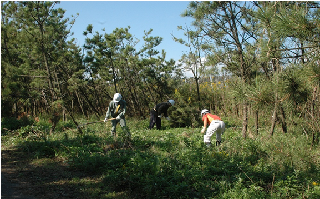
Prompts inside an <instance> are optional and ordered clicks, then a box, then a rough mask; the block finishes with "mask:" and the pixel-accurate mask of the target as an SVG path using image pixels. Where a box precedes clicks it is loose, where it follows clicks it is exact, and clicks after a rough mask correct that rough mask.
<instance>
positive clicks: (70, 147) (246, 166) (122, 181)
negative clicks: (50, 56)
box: [1, 120, 320, 198]
mask: <svg viewBox="0 0 320 199" xmlns="http://www.w3.org/2000/svg"><path fill="white" fill-rule="evenodd" d="M83 123H85V121H83ZM128 126H129V128H130V131H131V135H132V141H131V142H132V146H131V147H125V146H124V145H123V140H122V139H121V134H122V132H121V130H120V129H121V128H120V127H118V128H117V130H118V131H119V133H118V134H119V136H118V138H117V139H116V140H114V139H113V138H112V137H111V136H110V129H111V124H110V123H96V124H91V125H87V126H84V128H83V129H82V130H83V134H82V135H80V134H79V133H78V131H77V130H76V128H75V126H74V125H73V124H72V123H70V122H60V123H59V126H58V127H57V128H56V129H57V131H56V132H55V133H53V134H49V130H48V129H49V127H50V124H47V123H45V122H43V121H39V122H38V123H33V125H28V126H26V127H23V128H20V129H18V130H16V131H10V132H7V133H6V134H5V135H2V136H1V138H2V146H3V147H4V148H10V147H13V148H19V149H20V150H21V151H23V152H24V153H26V154H29V155H32V157H33V159H34V161H39V160H41V159H42V158H43V159H45V158H51V159H53V158H57V159H59V160H63V161H64V164H65V165H66V166H67V167H68V168H69V169H70V170H77V171H81V172H83V173H85V174H86V176H87V177H86V178H83V179H79V178H77V177H75V178H72V179H70V181H69V182H67V183H68V184H69V185H72V186H79V190H80V191H81V193H82V194H83V197H84V198H116V197H117V196H118V197H119V195H121V197H120V198H319V197H320V185H319V184H320V166H319V165H320V149H319V146H318V145H314V146H311V140H310V138H308V137H307V136H306V135H304V134H299V133H297V132H289V133H287V134H283V133H279V132H280V131H279V132H277V131H276V132H275V133H274V135H273V136H272V137H270V136H269V134H268V133H267V132H264V131H260V133H259V135H253V136H251V137H250V138H247V139H243V138H242V136H241V132H240V131H241V129H240V128H227V130H226V132H225V133H224V135H223V136H222V137H223V140H222V144H221V146H219V147H214V146H213V147H211V148H207V147H206V146H205V145H204V144H203V134H201V133H200V128H170V123H169V122H166V121H163V126H164V127H163V130H147V127H148V120H140V121H137V120H129V121H128ZM228 126H229V127H232V126H233V127H234V126H236V125H234V124H231V123H229V124H228ZM88 176H89V179H90V176H95V177H96V176H99V179H101V181H100V182H99V183H97V184H92V183H85V182H86V181H89V180H88ZM80 184H81V185H80ZM80 187H81V188H80ZM123 193H125V194H123Z"/></svg>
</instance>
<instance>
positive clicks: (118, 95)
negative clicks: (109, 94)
mask: <svg viewBox="0 0 320 199" xmlns="http://www.w3.org/2000/svg"><path fill="white" fill-rule="evenodd" d="M121 99H122V96H121V94H120V93H116V94H114V96H113V101H114V102H119V101H120V100H121Z"/></svg>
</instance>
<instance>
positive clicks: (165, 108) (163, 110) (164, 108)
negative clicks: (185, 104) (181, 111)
mask: <svg viewBox="0 0 320 199" xmlns="http://www.w3.org/2000/svg"><path fill="white" fill-rule="evenodd" d="M169 107H170V106H169V104H168V103H161V105H160V106H159V109H158V115H161V113H163V114H164V116H165V117H168V113H167V111H168V108H169Z"/></svg>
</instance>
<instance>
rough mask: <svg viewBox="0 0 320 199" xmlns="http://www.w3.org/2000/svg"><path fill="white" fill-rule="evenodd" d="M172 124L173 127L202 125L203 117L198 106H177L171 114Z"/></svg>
mask: <svg viewBox="0 0 320 199" xmlns="http://www.w3.org/2000/svg"><path fill="white" fill-rule="evenodd" d="M170 118H171V120H170V126H171V127H173V128H176V127H179V128H180V127H193V128H196V127H200V126H201V124H202V123H201V117H200V113H199V111H198V110H197V109H196V108H193V107H184V108H180V107H178V108H175V107H173V110H172V112H171V114H170Z"/></svg>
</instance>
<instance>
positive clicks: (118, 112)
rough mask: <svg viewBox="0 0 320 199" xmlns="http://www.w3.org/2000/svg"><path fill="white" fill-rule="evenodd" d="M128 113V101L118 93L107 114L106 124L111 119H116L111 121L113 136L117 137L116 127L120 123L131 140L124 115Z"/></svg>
mask: <svg viewBox="0 0 320 199" xmlns="http://www.w3.org/2000/svg"><path fill="white" fill-rule="evenodd" d="M125 113H126V101H124V100H123V99H122V96H121V94H120V93H116V94H114V96H113V100H112V101H111V102H110V103H109V107H108V111H107V113H106V117H105V119H104V122H106V121H107V120H108V118H109V117H112V118H115V119H114V120H111V123H112V128H111V135H112V136H114V137H116V126H117V124H118V123H119V122H120V126H121V128H122V129H123V130H124V131H126V133H127V136H128V137H129V138H130V132H129V129H128V128H127V126H126V119H125V117H124V114H125Z"/></svg>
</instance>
